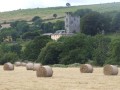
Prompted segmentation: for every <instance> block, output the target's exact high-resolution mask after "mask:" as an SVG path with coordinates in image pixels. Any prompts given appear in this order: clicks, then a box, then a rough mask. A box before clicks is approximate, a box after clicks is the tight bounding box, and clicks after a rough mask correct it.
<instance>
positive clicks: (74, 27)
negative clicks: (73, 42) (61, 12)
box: [65, 12, 80, 33]
mask: <svg viewBox="0 0 120 90" xmlns="http://www.w3.org/2000/svg"><path fill="white" fill-rule="evenodd" d="M65 30H66V33H78V32H80V17H79V16H74V15H72V13H71V12H66V16H65Z"/></svg>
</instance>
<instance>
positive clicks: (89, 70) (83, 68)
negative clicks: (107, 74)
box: [80, 64, 93, 73]
mask: <svg viewBox="0 0 120 90" xmlns="http://www.w3.org/2000/svg"><path fill="white" fill-rule="evenodd" d="M80 72H81V73H92V72H93V67H92V65H90V64H82V65H81V66H80Z"/></svg>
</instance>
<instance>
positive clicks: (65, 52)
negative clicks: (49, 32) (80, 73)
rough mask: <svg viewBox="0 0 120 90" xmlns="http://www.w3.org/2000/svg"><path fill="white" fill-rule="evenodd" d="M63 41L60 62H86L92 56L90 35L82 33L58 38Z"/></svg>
mask: <svg viewBox="0 0 120 90" xmlns="http://www.w3.org/2000/svg"><path fill="white" fill-rule="evenodd" d="M59 41H60V42H61V43H63V47H62V48H63V49H62V53H60V63H62V64H72V63H86V62H87V61H88V60H89V59H90V60H91V58H92V51H93V45H92V43H93V41H92V38H91V37H90V36H86V35H84V34H78V35H74V36H72V37H65V38H64V39H59Z"/></svg>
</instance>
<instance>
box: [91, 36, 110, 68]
mask: <svg viewBox="0 0 120 90" xmlns="http://www.w3.org/2000/svg"><path fill="white" fill-rule="evenodd" d="M94 38H95V42H94V53H93V60H94V64H95V65H97V66H103V65H104V64H105V62H106V60H107V56H108V52H109V44H110V42H111V39H110V38H107V37H105V36H104V35H97V36H95V37H94Z"/></svg>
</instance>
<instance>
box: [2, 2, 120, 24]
mask: <svg viewBox="0 0 120 90" xmlns="http://www.w3.org/2000/svg"><path fill="white" fill-rule="evenodd" d="M85 8H89V9H92V10H94V11H98V12H110V11H119V10H120V3H118V2H116V3H106V4H94V5H81V6H71V7H69V8H68V7H52V8H35V9H19V10H14V11H9V12H0V23H3V22H6V21H7V22H8V21H15V20H27V21H29V20H31V19H32V18H33V17H34V16H40V17H41V18H43V19H49V18H52V15H53V14H54V13H56V14H57V15H58V17H63V16H64V13H65V12H68V11H71V12H74V11H76V10H77V9H85Z"/></svg>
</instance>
